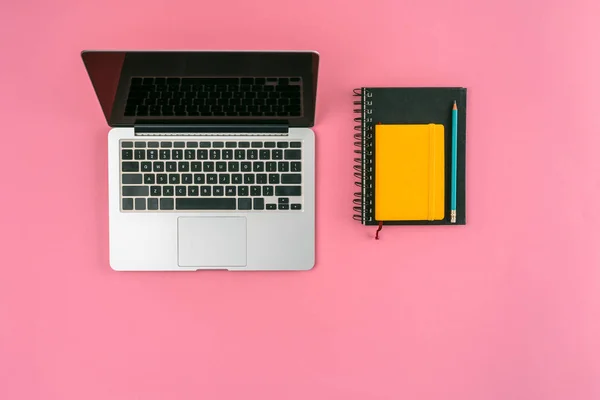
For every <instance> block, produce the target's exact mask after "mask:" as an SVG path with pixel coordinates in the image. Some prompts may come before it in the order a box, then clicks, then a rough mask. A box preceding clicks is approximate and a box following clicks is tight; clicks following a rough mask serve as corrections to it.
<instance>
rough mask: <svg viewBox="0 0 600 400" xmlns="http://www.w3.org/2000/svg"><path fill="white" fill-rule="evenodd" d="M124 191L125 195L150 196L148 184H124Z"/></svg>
mask: <svg viewBox="0 0 600 400" xmlns="http://www.w3.org/2000/svg"><path fill="white" fill-rule="evenodd" d="M122 193H123V196H124V197H132V196H140V197H141V196H148V194H149V193H150V190H149V189H148V186H123V187H122Z"/></svg>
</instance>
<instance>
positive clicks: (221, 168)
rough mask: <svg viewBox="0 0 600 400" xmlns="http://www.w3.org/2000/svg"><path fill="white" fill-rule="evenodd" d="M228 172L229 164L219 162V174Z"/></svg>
mask: <svg viewBox="0 0 600 400" xmlns="http://www.w3.org/2000/svg"><path fill="white" fill-rule="evenodd" d="M226 171H227V163H226V162H223V161H219V162H217V172H226Z"/></svg>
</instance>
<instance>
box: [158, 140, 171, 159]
mask: <svg viewBox="0 0 600 400" xmlns="http://www.w3.org/2000/svg"><path fill="white" fill-rule="evenodd" d="M163 143H164V142H163ZM159 156H160V159H161V160H170V159H171V150H161V151H160V153H159Z"/></svg>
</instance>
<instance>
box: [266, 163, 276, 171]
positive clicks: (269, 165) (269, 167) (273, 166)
mask: <svg viewBox="0 0 600 400" xmlns="http://www.w3.org/2000/svg"><path fill="white" fill-rule="evenodd" d="M266 165H267V172H276V171H277V163H276V162H275V161H268V162H267V163H266Z"/></svg>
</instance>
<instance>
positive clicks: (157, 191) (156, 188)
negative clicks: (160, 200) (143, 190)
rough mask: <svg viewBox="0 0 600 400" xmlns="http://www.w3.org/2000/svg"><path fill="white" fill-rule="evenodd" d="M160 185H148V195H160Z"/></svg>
mask: <svg viewBox="0 0 600 400" xmlns="http://www.w3.org/2000/svg"><path fill="white" fill-rule="evenodd" d="M160 192H161V190H160V186H151V187H150V196H160Z"/></svg>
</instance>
